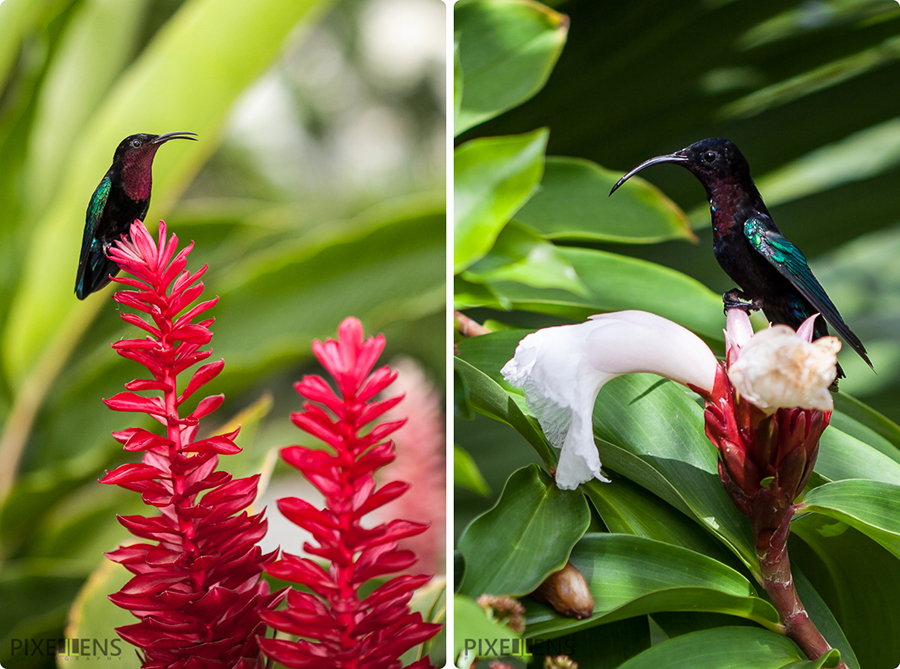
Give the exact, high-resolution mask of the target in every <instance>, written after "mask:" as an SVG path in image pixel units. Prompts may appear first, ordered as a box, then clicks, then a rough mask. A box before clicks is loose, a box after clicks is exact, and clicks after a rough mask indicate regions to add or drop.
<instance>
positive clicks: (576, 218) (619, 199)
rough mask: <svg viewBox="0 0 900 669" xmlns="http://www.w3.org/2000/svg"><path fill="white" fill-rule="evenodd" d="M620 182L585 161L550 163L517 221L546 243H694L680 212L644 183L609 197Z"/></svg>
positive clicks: (553, 159) (616, 174)
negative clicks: (562, 240) (548, 239)
mask: <svg viewBox="0 0 900 669" xmlns="http://www.w3.org/2000/svg"><path fill="white" fill-rule="evenodd" d="M621 176H622V174H621V172H614V171H613V170H608V169H606V168H603V167H600V166H599V165H597V164H596V163H593V162H591V161H589V160H583V159H579V158H561V157H557V156H553V157H548V158H547V160H546V163H545V165H544V178H543V179H542V180H541V189H540V190H539V191H538V192H537V193H535V195H534V197H532V198H531V199H530V200H529V201H528V204H526V205H525V206H524V207H523V208H522V210H521V211H520V212H519V213H518V214H516V217H515V218H516V220H517V221H521V222H522V223H527V224H528V225H530V226H532V227H534V228H536V229H537V230H538V231H540V232H541V233H542V234H544V235H546V236H547V237H548V238H550V239H567V240H577V241H582V242H630V243H648V242H659V241H663V240H666V239H675V238H681V239H690V240H693V241H696V237H695V236H694V233H693V231H692V230H691V226H690V222H689V221H688V219H687V217H686V216H685V215H684V213H683V212H682V211H681V209H679V208H678V207H677V206H676V205H675V203H674V202H672V201H671V200H670V199H669V198H668V197H666V196H665V195H663V193H662V192H661V191H660V190H659V189H658V188H656V187H655V186H652V185H651V184H649V183H647V182H646V181H644V180H643V179H632V180H631V181H629V182H628V184H627V185H625V186H623V187H622V188H621V189H619V190H618V191H616V193H615V194H614V195H612V196H610V195H609V191H610V189H611V188H612V187H613V186H614V185H615V183H616V181H618V179H619V177H621ZM632 182H634V184H633V185H632Z"/></svg>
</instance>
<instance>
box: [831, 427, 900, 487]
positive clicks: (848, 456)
mask: <svg viewBox="0 0 900 669" xmlns="http://www.w3.org/2000/svg"><path fill="white" fill-rule="evenodd" d="M837 422H838V423H840V422H842V421H840V420H838V421H837ZM875 436H876V437H877V435H875ZM897 456H898V457H900V452H897ZM815 471H816V473H818V474H820V475H822V476H824V477H825V478H827V479H828V480H830V481H837V480H840V479H856V478H868V479H875V480H878V481H885V482H887V483H893V484H896V485H900V462H898V461H897V459H895V458H890V457H888V456H887V455H885V454H884V453H882V452H881V451H879V450H876V449H875V448H872V447H871V446H869V445H868V444H866V443H863V442H862V441H860V440H859V439H856V438H854V437H852V436H850V435H849V434H847V433H845V432H842V431H841V430H839V429H837V428H836V427H835V426H834V425H833V424H832V425H829V427H828V428H827V429H826V430H825V432H824V433H822V438H821V439H820V440H819V455H818V458H817V459H816V468H815Z"/></svg>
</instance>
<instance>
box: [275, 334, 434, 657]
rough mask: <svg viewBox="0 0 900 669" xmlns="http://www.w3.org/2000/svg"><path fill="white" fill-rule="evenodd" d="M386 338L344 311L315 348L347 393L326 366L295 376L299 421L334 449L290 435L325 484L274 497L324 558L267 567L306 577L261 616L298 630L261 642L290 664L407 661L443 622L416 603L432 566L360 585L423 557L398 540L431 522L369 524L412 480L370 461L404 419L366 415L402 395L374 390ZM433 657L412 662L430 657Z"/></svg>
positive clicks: (286, 454)
mask: <svg viewBox="0 0 900 669" xmlns="http://www.w3.org/2000/svg"><path fill="white" fill-rule="evenodd" d="M383 348H384V337H382V336H380V335H379V336H378V337H370V338H369V339H366V340H364V335H363V329H362V325H361V323H360V322H359V321H358V320H356V319H355V318H348V319H346V320H344V322H343V323H341V325H340V328H339V329H338V340H337V341H335V340H332V339H329V340H327V341H326V342H325V343H322V342H318V341H317V342H314V343H313V352H314V353H315V355H316V357H317V358H318V359H319V362H321V363H322V365H323V366H324V367H325V369H326V370H327V371H328V372H329V373H330V374H331V375H332V376H333V377H334V379H335V381H336V383H337V387H338V390H339V394H336V393H335V392H334V391H333V390H332V389H331V387H330V386H329V385H328V383H327V382H326V381H325V380H324V379H322V378H321V377H319V376H307V377H304V379H303V380H302V381H301V382H299V383H297V384H296V386H295V387H296V388H297V392H299V393H300V394H301V395H302V396H304V397H305V398H306V399H308V400H311V402H306V403H304V405H303V411H301V412H299V413H295V414H293V415H292V416H291V419H292V420H293V422H294V424H295V425H297V427H299V428H300V429H302V430H305V431H306V432H309V433H310V434H312V435H313V436H315V437H317V438H319V439H321V440H322V441H324V442H325V443H326V444H327V445H328V446H329V447H330V450H314V449H310V448H305V447H303V446H290V447H288V448H284V449H282V451H281V456H282V458H284V460H285V461H286V462H288V463H289V464H291V465H293V466H294V467H297V468H298V469H299V470H300V471H302V472H303V474H304V475H305V476H306V478H307V479H309V481H310V482H311V483H312V484H313V485H314V486H315V487H316V488H318V489H319V490H320V491H321V492H322V494H323V495H324V496H325V508H324V509H317V508H316V507H314V506H313V505H312V504H310V503H309V502H306V501H304V500H302V499H298V498H296V497H288V498H283V499H280V500H278V508H279V509H280V510H281V512H282V513H283V514H284V515H285V517H287V518H288V519H289V520H291V521H292V522H294V523H296V524H297V525H299V526H300V527H302V528H303V529H305V530H307V531H308V532H310V533H311V534H312V536H313V537H314V539H315V541H316V543H315V544H311V543H306V544H304V550H305V551H306V552H307V553H309V554H311V555H314V556H317V557H319V558H323V559H324V560H326V561H328V562H329V563H330V565H329V566H328V567H327V568H323V567H322V566H320V564H319V563H318V562H316V561H314V560H311V559H309V558H301V557H297V556H295V555H290V554H283V556H282V559H281V560H279V561H278V562H275V563H274V564H272V565H268V566H267V567H266V571H267V572H268V573H269V574H271V575H273V576H275V577H277V578H281V579H284V580H287V581H291V582H293V583H297V584H299V585H302V586H305V587H306V588H309V589H310V590H311V591H312V593H311V594H310V593H301V592H297V591H291V592H290V593H289V594H288V598H287V604H288V606H287V608H286V609H285V610H282V611H266V612H264V613H263V614H262V618H263V620H264V621H265V622H267V623H268V624H269V625H271V626H272V627H274V628H276V629H277V630H281V631H283V632H286V633H288V634H292V635H296V636H300V637H302V638H301V639H300V640H298V641H288V640H283V639H260V645H261V646H262V649H263V651H264V652H265V653H266V654H267V655H268V656H269V657H271V658H273V659H274V660H276V661H278V662H281V663H282V664H284V665H286V666H288V667H296V668H301V667H302V668H304V669H307V668H309V669H316V668H320V667H321V668H322V669H399V667H400V666H401V662H400V656H401V655H402V654H403V653H405V652H406V651H407V650H409V649H410V648H412V647H414V646H416V645H418V644H420V643H422V642H423V641H426V640H428V639H430V638H431V637H433V636H434V635H435V634H437V633H438V631H439V630H440V628H441V626H440V625H437V624H432V623H426V622H423V621H422V617H421V615H420V614H418V613H411V612H410V610H409V600H410V599H411V597H412V594H413V591H414V590H415V589H416V588H418V587H420V586H422V585H424V584H425V583H427V582H428V581H429V579H430V576H424V575H423V576H411V575H403V576H395V577H394V578H392V579H391V580H389V581H387V582H386V583H384V584H382V585H380V586H379V587H378V588H376V589H375V590H374V591H373V592H372V593H371V594H370V595H369V596H368V597H365V598H361V597H360V593H359V591H360V588H361V587H362V586H363V585H364V584H365V583H366V581H368V580H370V579H373V578H383V577H385V576H388V575H390V574H396V573H397V572H399V571H402V570H404V569H407V568H408V567H410V566H411V565H412V564H413V563H415V561H416V555H415V554H414V553H413V552H412V551H409V550H399V549H398V548H397V541H398V540H400V539H403V538H405V537H410V536H413V535H416V534H419V533H421V532H424V531H425V530H426V529H427V525H423V524H420V523H413V522H409V521H405V520H392V521H390V522H387V523H382V524H380V525H377V526H375V527H372V528H367V527H364V525H363V524H362V519H363V517H364V516H365V515H366V514H367V513H369V512H371V511H373V510H374V509H377V508H379V507H381V506H382V505H384V504H387V503H388V502H390V501H392V500H394V499H396V498H397V497H399V496H400V495H402V494H403V493H404V492H406V490H407V488H408V487H409V484H407V483H404V482H401V481H394V482H391V483H388V484H386V485H383V486H381V487H380V488H378V489H376V486H375V479H374V476H373V475H374V473H375V471H376V470H377V469H379V468H380V467H383V466H384V465H386V464H388V463H389V462H391V461H392V460H393V459H394V457H395V456H394V447H393V444H392V443H391V442H390V441H387V440H386V437H387V436H388V435H389V434H390V433H392V432H393V431H394V430H396V429H397V428H399V427H400V426H401V425H402V424H403V422H404V421H396V422H390V423H381V424H379V425H375V426H374V427H372V428H371V429H370V430H368V431H366V430H367V427H366V426H367V425H368V424H369V423H371V422H372V421H374V420H375V419H376V418H378V417H379V416H382V415H383V414H384V413H385V412H386V411H387V410H388V409H390V408H391V407H393V406H395V405H396V404H397V403H398V402H400V400H401V399H402V396H400V397H393V398H390V399H386V400H382V401H377V400H375V399H374V398H375V396H376V395H377V394H378V393H380V392H381V391H382V390H384V389H385V388H387V386H388V385H390V383H391V382H392V381H393V380H394V378H395V376H396V375H395V374H394V373H393V372H392V371H391V370H390V368H388V367H387V366H385V367H382V368H380V369H378V370H376V371H375V372H372V373H371V374H370V372H371V370H372V367H373V366H374V365H375V362H376V360H377V359H378V356H379V355H380V354H381V351H382V349H383ZM430 666H431V664H430V663H429V661H428V658H427V657H426V658H423V659H421V660H418V661H416V662H414V663H412V664H410V665H408V667H415V668H420V667H421V668H424V667H430Z"/></svg>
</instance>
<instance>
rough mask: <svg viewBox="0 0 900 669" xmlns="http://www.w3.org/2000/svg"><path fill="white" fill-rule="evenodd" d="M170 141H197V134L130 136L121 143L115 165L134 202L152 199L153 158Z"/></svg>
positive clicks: (117, 150)
mask: <svg viewBox="0 0 900 669" xmlns="http://www.w3.org/2000/svg"><path fill="white" fill-rule="evenodd" d="M170 139H191V140H194V141H196V133H193V132H180V131H179V132H167V133H164V134H162V135H151V134H148V133H139V134H137V135H129V136H128V137H126V138H125V139H123V140H122V141H121V142H119V146H117V147H116V153H115V156H113V165H118V166H119V169H120V170H121V175H122V185H123V186H124V188H125V193H126V194H127V195H128V197H130V198H131V199H133V200H145V199H147V198H149V197H150V187H151V184H152V172H151V170H152V167H153V158H154V157H155V156H156V152H157V151H158V150H159V147H160V146H162V145H163V144H165V143H166V142H168V141H169V140H170Z"/></svg>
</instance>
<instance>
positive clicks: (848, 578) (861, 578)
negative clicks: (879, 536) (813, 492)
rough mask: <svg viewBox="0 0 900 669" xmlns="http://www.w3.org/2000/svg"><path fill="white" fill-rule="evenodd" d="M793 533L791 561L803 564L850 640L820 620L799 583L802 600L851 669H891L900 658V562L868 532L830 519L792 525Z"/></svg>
mask: <svg viewBox="0 0 900 669" xmlns="http://www.w3.org/2000/svg"><path fill="white" fill-rule="evenodd" d="M791 532H792V534H793V535H794V537H795V538H793V539H792V540H791V543H790V551H791V561H792V562H793V561H800V562H801V563H802V564H803V573H804V574H805V576H806V577H807V578H808V579H809V580H810V581H812V582H813V584H814V585H815V588H816V590H817V591H818V592H819V593H821V596H822V598H823V599H824V600H825V601H827V602H828V604H829V606H830V607H831V609H832V610H833V611H834V615H835V616H836V617H837V619H838V620H839V621H840V625H841V630H842V631H843V633H845V634H846V638H847V640H844V641H842V640H841V639H839V638H837V637H836V636H835V633H834V631H832V630H829V629H826V628H825V627H824V626H823V624H822V621H821V620H819V619H817V618H816V617H815V614H814V611H813V610H812V609H811V607H810V605H809V604H808V603H807V599H808V597H807V593H806V592H804V591H803V590H802V589H800V587H799V586H800V581H798V583H797V584H798V592H799V594H800V598H801V600H802V601H803V603H804V605H805V606H806V607H807V609H808V610H809V611H810V615H811V616H813V619H814V620H816V624H817V626H818V627H819V629H820V630H821V632H822V634H823V635H824V636H825V638H826V639H828V641H829V643H831V645H832V646H834V647H835V648H838V649H839V650H840V651H841V657H842V658H843V659H844V661H845V662H846V663H847V666H848V667H888V668H890V667H891V666H892V665H893V664H894V662H895V661H896V658H897V657H900V638H898V637H897V635H896V634H894V630H895V629H897V626H898V624H900V562H898V561H897V559H896V558H895V557H894V556H893V555H891V554H890V553H889V552H888V551H886V550H885V549H884V548H882V547H881V546H879V545H878V544H876V543H875V542H874V541H872V540H871V539H869V538H868V537H866V536H865V535H863V534H862V533H860V532H858V531H857V530H855V529H853V528H850V527H848V526H847V525H846V524H844V523H842V522H840V521H835V520H834V519H832V518H828V517H826V516H824V515H820V514H813V513H809V514H803V515H802V516H800V517H798V518H797V519H796V520H794V521H793V522H792V523H791ZM797 537H798V538H799V539H802V541H798V540H797ZM850 643H852V644H853V650H850V648H849V644H850ZM854 651H855V653H856V655H858V659H856V658H855V657H852V653H853V652H854Z"/></svg>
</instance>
